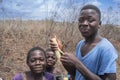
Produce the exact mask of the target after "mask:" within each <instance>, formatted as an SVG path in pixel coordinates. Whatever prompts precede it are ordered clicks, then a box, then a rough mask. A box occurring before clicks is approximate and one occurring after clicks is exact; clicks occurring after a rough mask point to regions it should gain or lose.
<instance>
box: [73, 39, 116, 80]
mask: <svg viewBox="0 0 120 80" xmlns="http://www.w3.org/2000/svg"><path fill="white" fill-rule="evenodd" d="M84 41H85V40H82V41H80V42H79V43H78V45H77V48H76V57H77V58H78V59H79V60H80V61H81V62H82V63H83V64H84V65H85V66H86V67H87V68H88V69H89V70H90V71H91V72H93V73H94V74H96V75H104V74H105V73H116V59H117V57H118V55H117V51H116V49H115V48H114V47H113V45H112V44H111V43H110V42H109V41H108V40H107V39H106V38H103V39H102V40H101V41H100V42H99V43H98V44H97V45H96V46H95V47H94V48H93V49H92V50H91V51H89V52H88V53H87V54H86V55H85V56H83V57H82V56H81V47H82V45H83V44H84ZM75 80H85V78H84V77H83V76H82V75H81V73H80V72H79V71H78V70H76V76H75Z"/></svg>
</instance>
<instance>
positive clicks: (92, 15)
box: [78, 9, 100, 37]
mask: <svg viewBox="0 0 120 80" xmlns="http://www.w3.org/2000/svg"><path fill="white" fill-rule="evenodd" d="M78 25H79V30H80V32H81V34H82V36H83V37H91V36H92V35H95V34H97V31H98V28H99V26H100V20H99V14H98V13H97V12H96V11H95V10H93V9H85V10H82V11H81V12H80V16H79V23H78Z"/></svg>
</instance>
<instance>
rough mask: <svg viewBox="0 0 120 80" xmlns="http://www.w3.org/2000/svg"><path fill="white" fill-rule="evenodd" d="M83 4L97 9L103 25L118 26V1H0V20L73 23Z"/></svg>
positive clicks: (119, 1) (119, 8)
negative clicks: (112, 24) (50, 20)
mask: <svg viewBox="0 0 120 80" xmlns="http://www.w3.org/2000/svg"><path fill="white" fill-rule="evenodd" d="M85 4H94V5H96V6H97V7H99V8H100V10H101V12H102V20H103V22H104V23H114V24H120V21H116V20H119V19H120V0H0V19H23V20H45V19H54V20H56V21H74V20H77V15H78V13H79V10H80V8H81V7H82V6H83V5H85Z"/></svg>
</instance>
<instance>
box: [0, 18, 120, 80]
mask: <svg viewBox="0 0 120 80" xmlns="http://www.w3.org/2000/svg"><path fill="white" fill-rule="evenodd" d="M54 34H56V35H57V37H58V38H59V39H60V40H61V41H62V42H63V45H64V49H65V51H68V52H73V53H74V51H75V46H76V44H77V42H78V41H79V40H81V39H82V37H81V35H80V33H79V30H78V27H77V23H74V22H73V23H65V22H54V21H52V20H51V21H22V20H10V21H7V20H6V21H5V20H4V21H0V77H2V78H4V80H12V77H13V76H14V75H15V74H16V73H18V72H22V71H25V70H27V69H28V67H27V66H26V64H25V58H26V53H27V51H28V50H29V49H30V48H32V47H34V46H41V47H42V48H44V49H46V48H48V47H49V39H50V38H51V37H52V36H53V35H54ZM100 34H101V35H102V36H104V37H106V38H108V39H109V40H110V41H111V42H112V43H113V44H114V46H115V47H116V49H117V50H118V52H119V54H118V55H120V36H119V34H120V27H115V26H113V25H103V26H101V28H100ZM117 78H118V79H120V58H119V59H118V61H117ZM118 79H117V80H118Z"/></svg>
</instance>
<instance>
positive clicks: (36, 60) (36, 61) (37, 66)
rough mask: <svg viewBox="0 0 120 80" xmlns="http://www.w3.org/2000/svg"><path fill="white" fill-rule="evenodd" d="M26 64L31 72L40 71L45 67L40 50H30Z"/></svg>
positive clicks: (43, 57) (43, 56)
mask: <svg viewBox="0 0 120 80" xmlns="http://www.w3.org/2000/svg"><path fill="white" fill-rule="evenodd" d="M27 64H28V66H29V68H30V70H31V71H32V72H34V73H42V72H43V71H44V70H45V68H46V59H45V55H44V53H43V52H42V51H40V50H34V51H32V52H31V54H30V58H29V60H28V63H27Z"/></svg>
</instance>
